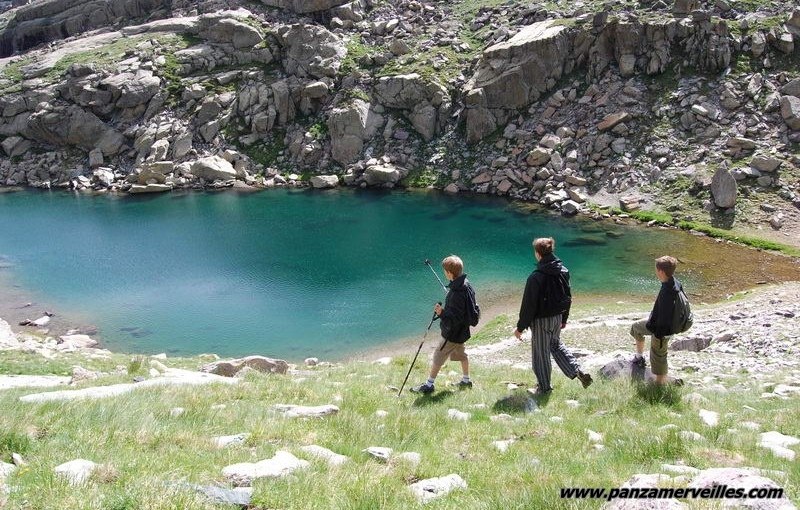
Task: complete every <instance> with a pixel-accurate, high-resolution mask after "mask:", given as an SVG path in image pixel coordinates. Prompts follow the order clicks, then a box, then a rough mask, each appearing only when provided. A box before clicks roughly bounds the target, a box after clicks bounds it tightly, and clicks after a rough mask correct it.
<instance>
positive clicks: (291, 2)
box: [261, 0, 351, 14]
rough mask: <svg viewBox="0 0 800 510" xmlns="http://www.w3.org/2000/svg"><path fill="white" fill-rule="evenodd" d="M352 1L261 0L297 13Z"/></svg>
mask: <svg viewBox="0 0 800 510" xmlns="http://www.w3.org/2000/svg"><path fill="white" fill-rule="evenodd" d="M350 1H351V0H261V2H262V3H264V4H266V5H269V6H271V7H279V8H281V9H288V10H290V11H293V12H295V13H297V14H308V13H311V12H319V11H327V10H328V9H331V8H333V7H338V6H340V5H344V4H346V3H348V2H350Z"/></svg>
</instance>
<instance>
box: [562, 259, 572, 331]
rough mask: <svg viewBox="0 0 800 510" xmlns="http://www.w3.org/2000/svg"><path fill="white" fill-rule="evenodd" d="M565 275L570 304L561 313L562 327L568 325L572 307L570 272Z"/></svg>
mask: <svg viewBox="0 0 800 510" xmlns="http://www.w3.org/2000/svg"><path fill="white" fill-rule="evenodd" d="M564 277H565V278H566V279H567V297H569V304H567V309H566V310H564V312H563V313H562V314H561V327H562V328H563V327H564V326H566V325H567V319H568V318H569V309H570V308H572V288H571V286H570V284H569V272H566V273H565V274H564Z"/></svg>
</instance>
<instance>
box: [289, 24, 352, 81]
mask: <svg viewBox="0 0 800 510" xmlns="http://www.w3.org/2000/svg"><path fill="white" fill-rule="evenodd" d="M278 37H279V39H280V43H281V46H283V48H284V50H285V55H284V59H283V66H284V68H285V69H286V73H287V74H289V75H295V76H297V77H298V78H308V77H312V78H324V77H329V78H332V77H335V76H336V73H337V72H338V71H339V67H340V66H341V65H342V59H344V57H345V55H347V49H346V48H345V45H344V42H343V41H342V40H341V38H339V36H337V35H335V34H333V33H332V32H329V31H328V30H327V29H325V28H324V27H321V26H316V25H303V24H294V25H291V26H289V27H281V28H280V29H279V31H278Z"/></svg>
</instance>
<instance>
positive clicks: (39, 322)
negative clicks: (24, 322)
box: [31, 315, 50, 328]
mask: <svg viewBox="0 0 800 510" xmlns="http://www.w3.org/2000/svg"><path fill="white" fill-rule="evenodd" d="M48 324H50V316H49V315H44V316H42V317H39V318H38V319H36V320H35V321H31V326H36V327H37V328H43V327H45V326H47V325H48Z"/></svg>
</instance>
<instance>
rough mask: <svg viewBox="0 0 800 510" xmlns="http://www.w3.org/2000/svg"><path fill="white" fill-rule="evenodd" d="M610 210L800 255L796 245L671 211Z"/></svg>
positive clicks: (728, 239) (716, 236) (618, 213)
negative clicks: (683, 218)
mask: <svg viewBox="0 0 800 510" xmlns="http://www.w3.org/2000/svg"><path fill="white" fill-rule="evenodd" d="M609 212H610V213H611V214H614V215H620V214H626V215H628V216H629V217H631V218H633V219H635V220H637V221H641V222H643V223H649V222H651V221H655V222H657V223H661V224H664V225H673V226H675V227H678V228H680V229H682V230H695V231H697V232H702V233H704V234H706V235H709V236H711V237H715V238H719V239H725V240H726V241H732V242H735V243H739V244H743V245H745V246H751V247H753V248H758V249H761V250H770V251H777V252H780V253H783V254H785V255H790V256H792V257H800V249H798V248H796V247H794V246H789V245H786V244H782V243H776V242H774V241H768V240H766V239H761V238H758V237H754V236H748V235H743V234H738V233H736V232H734V231H730V230H724V229H721V228H716V227H712V226H711V225H707V224H704V223H701V222H698V221H681V220H678V219H677V218H676V217H675V216H673V215H672V214H669V213H663V212H658V211H630V212H625V211H623V210H622V209H619V208H616V207H612V208H610V209H609Z"/></svg>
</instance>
